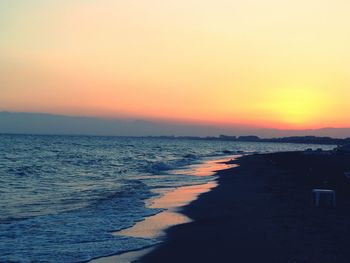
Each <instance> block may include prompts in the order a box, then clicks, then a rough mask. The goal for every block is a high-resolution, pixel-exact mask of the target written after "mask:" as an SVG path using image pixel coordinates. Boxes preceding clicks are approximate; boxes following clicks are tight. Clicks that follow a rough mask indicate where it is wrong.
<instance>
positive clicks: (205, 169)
mask: <svg viewBox="0 0 350 263" xmlns="http://www.w3.org/2000/svg"><path fill="white" fill-rule="evenodd" d="M233 158H235V157H234V156H233V157H230V158H224V159H214V160H206V161H205V162H204V163H201V164H196V165H191V166H190V167H191V168H192V169H186V174H188V175H189V176H213V179H212V180H210V181H208V182H206V183H203V184H195V185H187V186H181V187H177V188H173V189H171V190H168V191H166V192H165V193H161V194H160V196H157V197H155V198H151V199H149V200H147V201H146V206H147V207H150V208H160V209H163V211H162V212H160V213H158V214H155V215H153V216H149V217H146V218H145V219H144V220H142V221H140V222H137V223H136V224H135V225H133V226H132V227H130V228H127V229H123V230H120V231H117V232H114V233H113V235H120V236H131V237H137V238H149V239H157V240H159V244H161V243H162V242H163V240H164V239H166V229H168V228H171V227H173V226H176V225H181V224H185V223H190V222H191V221H192V219H190V218H189V217H188V216H186V215H184V214H183V213H182V212H181V211H182V209H183V207H185V206H187V205H188V204H190V203H191V202H193V201H194V200H196V199H198V198H199V196H200V195H201V194H203V193H206V192H209V191H211V190H212V189H214V188H215V187H217V186H218V183H217V178H216V172H217V170H221V169H223V168H228V167H232V166H234V164H230V163H229V162H228V161H229V160H233ZM180 172H181V170H180ZM159 244H156V245H154V246H150V247H146V248H141V249H138V250H133V251H127V252H124V253H121V254H117V255H111V256H107V257H101V258H96V259H92V260H90V261H89V262H91V263H114V262H118V263H128V262H134V261H138V260H139V259H140V258H142V257H143V256H144V255H146V254H148V253H150V252H152V251H153V250H154V249H156V248H157V246H158V245H159Z"/></svg>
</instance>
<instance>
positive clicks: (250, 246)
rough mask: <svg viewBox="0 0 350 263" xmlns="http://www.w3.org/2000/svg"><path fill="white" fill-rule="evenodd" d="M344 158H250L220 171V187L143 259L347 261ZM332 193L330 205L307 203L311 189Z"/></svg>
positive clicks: (348, 202)
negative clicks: (334, 194)
mask: <svg viewBox="0 0 350 263" xmlns="http://www.w3.org/2000/svg"><path fill="white" fill-rule="evenodd" d="M349 160H350V156H349V155H344V154H340V153H337V154H330V153H325V152H324V153H321V154H320V153H316V152H315V153H311V154H310V153H308V154H306V153H304V152H289V153H272V154H255V155H248V156H244V157H241V158H239V159H238V160H235V161H233V162H235V163H237V164H238V165H239V166H238V167H234V168H230V169H226V170H222V171H219V172H218V174H217V175H218V187H216V188H214V189H212V190H211V191H210V192H207V193H204V194H202V195H201V196H200V197H199V198H198V199H196V200H195V201H193V202H192V203H190V204H189V205H187V206H185V207H183V209H182V210H181V212H182V213H183V214H184V215H185V216H187V217H189V218H190V219H191V222H188V223H184V224H180V225H176V226H173V227H171V228H169V229H168V230H166V234H167V235H166V239H165V242H164V243H162V244H160V245H158V246H157V247H156V249H154V250H152V251H151V252H149V253H148V254H146V255H145V256H143V257H141V259H140V261H141V262H315V263H316V262H317V263H322V262H327V263H329V262H349V260H350V250H349V249H348V244H349V242H350V209H349V207H350V191H349V189H350V183H349V181H348V179H347V178H346V177H345V176H344V171H347V170H350V161H349ZM314 188H322V189H332V190H335V191H336V197H337V200H336V201H337V205H336V207H331V206H327V205H326V204H325V203H323V204H322V205H321V206H320V207H315V206H314V205H313V204H312V189H314Z"/></svg>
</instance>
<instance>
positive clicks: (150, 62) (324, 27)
mask: <svg viewBox="0 0 350 263" xmlns="http://www.w3.org/2000/svg"><path fill="white" fill-rule="evenodd" d="M349 11H350V1H347V0H308V1H305V0H294V1H290V0H264V1H261V0H245V1H241V0H239V1H238V0H216V1H212V0H152V1H149V0H137V1H136V0H128V1H119V0H50V1H47V0H16V1H13V0H2V1H0V32H1V34H0V110H7V111H20V112H45V113H54V114H65V115H71V116H97V117H103V118H127V119H128V118H142V119H154V120H167V121H174V122H182V123H204V124H210V125H212V124H218V125H219V124H220V125H227V126H230V125H240V126H251V127H262V128H279V129H288V128H290V129H310V128H311V129H313V128H322V127H350V115H349V114H348V112H350V103H349V98H350V85H349V84H350V67H349V65H350V51H349V46H350V27H349V25H350V16H349V15H348V14H349Z"/></svg>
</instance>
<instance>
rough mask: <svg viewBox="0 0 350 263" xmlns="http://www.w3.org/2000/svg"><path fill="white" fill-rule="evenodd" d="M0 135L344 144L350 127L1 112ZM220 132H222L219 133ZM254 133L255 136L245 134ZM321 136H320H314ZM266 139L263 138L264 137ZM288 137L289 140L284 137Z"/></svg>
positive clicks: (349, 133) (349, 134) (349, 135)
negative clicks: (283, 127)
mask: <svg viewBox="0 0 350 263" xmlns="http://www.w3.org/2000/svg"><path fill="white" fill-rule="evenodd" d="M0 134H40V135H88V136H132V137H153V136H156V137H166V138H172V137H181V138H187V137H188V138H191V139H197V138H200V139H205V140H237V141H251V142H252V141H259V142H260V141H265V142H267V141H268V142H292V143H310V142H311V143H322V144H338V143H340V144H343V141H342V140H332V138H335V139H345V138H347V137H350V127H349V128H346V127H344V128H320V129H304V130H281V129H273V128H258V127H245V126H240V125H232V126H227V125H226V126H222V125H219V124H218V125H214V124H203V123H202V124H201V123H188V122H187V123H186V122H175V121H171V120H168V121H166V120H163V121H160V120H152V119H131V118H128V119H125V118H119V119H118V118H98V117H91V116H67V115H58V114H49V113H37V112H9V111H0ZM220 134H223V135H221V136H219V135H220ZM242 135H253V136H242ZM314 137H321V138H314ZM262 138H264V139H262ZM285 138H288V139H285Z"/></svg>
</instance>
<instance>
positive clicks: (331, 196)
mask: <svg viewBox="0 0 350 263" xmlns="http://www.w3.org/2000/svg"><path fill="white" fill-rule="evenodd" d="M312 194H313V203H314V204H315V205H316V206H320V197H321V195H324V196H326V198H327V203H328V204H330V205H333V206H335V191H334V190H328V189H312Z"/></svg>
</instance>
